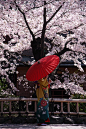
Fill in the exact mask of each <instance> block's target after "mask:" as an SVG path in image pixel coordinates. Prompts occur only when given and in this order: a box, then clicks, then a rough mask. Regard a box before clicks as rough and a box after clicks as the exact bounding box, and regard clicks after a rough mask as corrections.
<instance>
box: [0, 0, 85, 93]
mask: <svg viewBox="0 0 86 129" xmlns="http://www.w3.org/2000/svg"><path fill="white" fill-rule="evenodd" d="M0 12H1V14H0V71H1V72H0V75H1V76H5V78H6V80H7V82H8V83H9V84H10V86H11V87H12V89H13V90H17V89H16V87H15V85H14V84H13V83H12V82H11V80H10V78H9V74H10V73H14V72H15V69H16V67H17V65H18V63H19V62H21V61H22V56H21V54H22V52H23V51H24V50H28V49H30V48H32V52H33V55H34V59H35V60H34V61H37V60H39V59H40V58H42V57H44V56H47V55H52V54H56V55H57V56H59V57H60V64H61V63H62V62H64V61H71V60H72V61H73V62H74V65H75V66H77V67H78V69H79V70H80V71H83V68H82V65H81V64H82V63H84V64H85V65H86V41H85V40H86V1H85V0H1V1H0ZM23 64H25V65H31V64H33V62H30V61H28V63H27V62H23ZM83 72H84V71H83ZM74 76H75V74H74ZM64 78H65V77H64ZM67 80H68V81H67ZM84 80H85V76H84ZM77 81H78V80H77ZM54 83H55V84H57V85H58V84H59V85H60V86H61V85H63V84H62V83H61V82H60V81H59V80H58V78H57V79H56V82H54ZM69 83H71V84H70V85H71V86H72V85H73V86H75V83H74V80H73V81H69V79H66V80H64V85H65V86H68V84H69ZM76 86H77V87H79V84H76ZM74 91H76V90H74ZM79 93H83V94H84V91H83V92H82V90H80V89H79Z"/></svg>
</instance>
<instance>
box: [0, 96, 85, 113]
mask: <svg viewBox="0 0 86 129" xmlns="http://www.w3.org/2000/svg"><path fill="white" fill-rule="evenodd" d="M13 102H14V103H15V102H17V104H18V105H19V104H20V102H24V105H23V106H25V109H24V110H23V111H22V109H21V107H20V106H19V108H18V110H15V108H14V109H13ZM30 102H33V104H34V105H33V106H34V110H33V111H31V109H30V110H29V103H30ZM49 102H50V104H51V107H52V106H54V105H52V103H53V104H57V103H60V109H59V111H54V110H53V113H54V114H70V115H77V114H78V115H86V113H85V111H84V112H82V111H80V107H79V106H80V104H82V103H83V104H85V105H86V99H57V98H53V99H51V98H49ZM6 103H7V105H8V107H7V109H6V110H5V109H4V108H6V107H5V106H6ZM64 104H66V111H64ZM71 104H75V111H73V112H71V106H72V105H71ZM16 106H17V105H16ZM84 108H86V106H85V107H84ZM36 110H37V98H0V114H1V115H4V114H9V115H12V114H27V115H30V114H35V112H36ZM49 113H52V111H49Z"/></svg>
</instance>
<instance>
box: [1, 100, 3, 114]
mask: <svg viewBox="0 0 86 129" xmlns="http://www.w3.org/2000/svg"><path fill="white" fill-rule="evenodd" d="M1 116H3V101H1Z"/></svg>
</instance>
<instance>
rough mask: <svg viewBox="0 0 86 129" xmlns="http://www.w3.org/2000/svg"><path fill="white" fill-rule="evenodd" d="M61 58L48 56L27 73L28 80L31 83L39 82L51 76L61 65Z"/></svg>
mask: <svg viewBox="0 0 86 129" xmlns="http://www.w3.org/2000/svg"><path fill="white" fill-rule="evenodd" d="M59 61H60V59H59V57H58V56H56V55H50V56H46V57H44V58H41V59H40V60H38V61H37V62H35V63H34V64H33V65H32V66H31V67H30V68H29V69H28V71H27V73H26V78H27V80H29V81H37V80H39V79H41V78H43V77H46V76H47V75H48V74H50V73H51V72H52V71H53V70H54V69H55V68H56V67H57V65H58V64H59Z"/></svg>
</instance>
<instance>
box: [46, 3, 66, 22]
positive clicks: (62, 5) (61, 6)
mask: <svg viewBox="0 0 86 129" xmlns="http://www.w3.org/2000/svg"><path fill="white" fill-rule="evenodd" d="M64 3H65V2H63V4H64ZM62 6H63V5H61V6H60V7H59V8H58V9H57V10H56V12H55V13H54V14H53V15H52V16H51V18H50V19H49V20H48V21H47V22H46V24H48V23H49V22H50V21H51V20H52V19H53V17H54V16H55V15H56V13H57V12H58V11H59V10H60V9H61V8H62Z"/></svg>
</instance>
